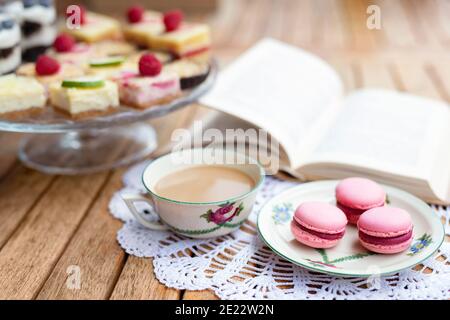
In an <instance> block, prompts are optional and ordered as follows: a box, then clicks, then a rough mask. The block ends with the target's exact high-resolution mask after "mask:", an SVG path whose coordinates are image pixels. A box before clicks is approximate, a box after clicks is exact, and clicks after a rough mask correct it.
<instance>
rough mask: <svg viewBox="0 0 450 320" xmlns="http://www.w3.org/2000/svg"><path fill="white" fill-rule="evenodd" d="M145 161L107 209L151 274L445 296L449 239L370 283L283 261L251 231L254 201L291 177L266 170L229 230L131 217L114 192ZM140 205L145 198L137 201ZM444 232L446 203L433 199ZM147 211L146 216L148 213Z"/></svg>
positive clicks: (185, 284)
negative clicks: (149, 223) (201, 230)
mask: <svg viewBox="0 0 450 320" xmlns="http://www.w3.org/2000/svg"><path fill="white" fill-rule="evenodd" d="M147 163H148V162H146V163H141V164H138V165H136V166H134V167H132V168H131V169H130V170H129V171H128V172H127V173H126V174H125V175H124V179H123V180H124V185H125V187H124V188H123V189H122V190H121V191H119V192H117V193H116V194H115V195H114V196H113V198H112V199H111V202H110V205H109V208H110V211H111V213H112V215H113V216H114V217H116V218H118V219H121V220H122V221H124V225H123V227H122V228H121V229H120V230H119V232H118V234H117V240H118V241H119V243H120V245H121V246H122V248H123V249H124V250H125V251H126V252H127V253H128V254H131V255H135V256H138V257H153V258H154V260H153V265H154V272H155V275H156V278H157V279H158V280H159V281H160V282H161V283H163V284H165V285H166V286H168V287H171V288H176V289H187V290H203V289H211V290H213V291H214V292H215V293H216V295H217V296H218V297H220V298H222V299H445V298H447V299H448V298H450V243H449V242H444V244H443V245H442V247H441V249H440V250H439V252H438V253H437V254H436V255H435V256H434V257H432V258H429V259H428V260H426V261H425V262H423V263H422V264H421V265H419V266H417V267H416V268H415V269H414V270H413V269H411V270H405V271H402V272H401V273H399V274H396V275H392V276H386V277H381V278H380V279H377V281H374V282H371V285H368V283H367V279H363V278H340V277H334V276H330V275H325V274H320V273H316V272H312V271H308V270H306V269H304V268H301V267H298V266H296V265H293V264H291V263H289V262H286V261H285V260H283V259H282V258H280V257H278V256H277V255H275V254H274V253H272V251H270V250H269V249H268V248H267V247H265V246H264V244H263V243H262V241H261V240H260V239H259V237H258V236H257V234H256V230H255V221H256V215H257V212H258V211H259V208H260V207H261V205H262V204H264V203H265V202H266V201H267V200H268V199H270V198H271V197H273V196H274V195H276V194H278V193H280V192H281V191H283V190H285V189H287V188H289V187H292V186H294V185H296V183H292V182H285V181H281V180H278V179H275V178H270V177H269V178H267V179H266V182H265V185H264V186H263V187H262V189H261V191H260V193H259V195H258V198H257V202H256V205H255V208H254V210H253V212H252V213H251V215H250V218H249V220H248V221H247V222H246V223H245V224H244V225H243V227H242V228H241V229H240V230H238V231H236V232H234V233H232V234H231V235H227V236H223V237H219V238H215V239H203V240H195V239H189V238H186V237H183V236H179V235H176V234H174V233H172V232H169V231H151V230H148V229H146V228H144V227H141V226H140V225H139V224H138V223H137V222H135V220H134V218H133V217H132V215H131V213H129V211H128V209H127V207H126V206H125V204H124V202H123V200H122V198H121V197H120V193H121V192H124V191H127V192H130V191H132V192H144V187H143V185H142V184H141V179H140V176H141V173H142V171H143V169H144V167H145V165H146V164H147ZM139 209H140V210H146V209H147V208H146V206H145V204H142V206H141V207H140V208H139ZM433 209H434V210H433V211H434V212H435V214H437V215H439V216H440V217H441V218H442V220H443V222H444V223H445V231H446V234H447V235H449V234H450V222H449V220H450V207H438V206H433ZM154 218H155V217H150V218H149V219H154Z"/></svg>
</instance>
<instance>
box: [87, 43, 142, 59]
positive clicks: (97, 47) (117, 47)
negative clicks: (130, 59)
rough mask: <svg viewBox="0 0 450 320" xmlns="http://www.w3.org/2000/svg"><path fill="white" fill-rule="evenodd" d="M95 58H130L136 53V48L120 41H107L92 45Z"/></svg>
mask: <svg viewBox="0 0 450 320" xmlns="http://www.w3.org/2000/svg"><path fill="white" fill-rule="evenodd" d="M92 49H93V51H94V52H93V56H94V57H99V58H100V57H109V56H128V55H131V54H133V53H135V52H136V47H135V46H133V45H131V44H129V43H127V42H125V41H120V40H105V41H101V42H96V43H94V44H92Z"/></svg>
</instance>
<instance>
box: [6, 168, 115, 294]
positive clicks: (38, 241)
mask: <svg viewBox="0 0 450 320" xmlns="http://www.w3.org/2000/svg"><path fill="white" fill-rule="evenodd" d="M107 175H108V174H107V173H101V174H97V175H90V176H78V177H58V178H57V179H56V180H55V182H54V183H53V184H52V185H51V186H50V188H49V189H48V191H47V192H46V193H45V195H43V197H42V198H41V199H40V200H39V202H38V203H37V204H36V206H35V207H34V208H33V210H32V211H31V212H30V213H29V214H28V215H27V216H26V218H25V219H24V221H23V222H22V223H21V225H20V227H19V228H18V229H17V230H16V231H15V233H14V234H13V235H12V236H11V238H10V239H9V240H8V242H7V243H6V244H5V246H4V247H3V249H2V250H1V251H0V274H1V277H0V299H32V298H34V297H35V296H36V295H37V293H38V292H39V290H40V288H41V286H42V284H43V283H44V281H45V280H46V278H47V276H48V275H49V274H50V272H51V270H52V269H53V267H54V265H55V263H56V262H57V260H58V258H59V257H60V255H61V254H62V253H63V251H64V249H65V247H66V244H67V243H68V241H69V240H70V238H71V236H72V234H73V232H74V231H75V230H76V228H77V227H78V225H79V223H80V221H81V220H82V219H83V217H84V215H85V213H86V211H87V209H88V208H89V207H90V205H91V203H92V201H94V200H95V198H96V197H97V193H98V191H99V189H100V188H101V187H102V185H103V184H104V182H105V181H106V177H107ZM26 183H27V184H28V182H26ZM6 213H7V214H11V211H8V212H6Z"/></svg>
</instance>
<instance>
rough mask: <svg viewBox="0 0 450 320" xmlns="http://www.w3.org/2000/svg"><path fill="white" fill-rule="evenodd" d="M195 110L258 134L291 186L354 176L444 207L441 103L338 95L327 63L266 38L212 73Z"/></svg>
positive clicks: (445, 109) (448, 122) (391, 94)
mask: <svg viewBox="0 0 450 320" xmlns="http://www.w3.org/2000/svg"><path fill="white" fill-rule="evenodd" d="M200 103H202V104H204V105H206V106H208V107H211V108H214V109H216V110H219V111H222V112H225V114H226V115H228V117H230V116H233V119H234V122H233V121H231V122H230V121H229V120H228V121H226V120H225V119H224V117H226V116H225V115H222V116H221V118H220V121H218V122H219V123H221V124H222V125H223V124H224V123H227V125H228V127H230V125H231V126H233V127H235V128H241V125H243V126H245V124H248V123H250V124H251V125H253V126H255V127H259V128H262V129H264V130H265V131H267V132H268V133H269V134H270V135H271V136H272V137H273V138H275V139H276V140H277V141H278V142H279V144H280V146H281V147H282V151H283V152H282V154H284V155H285V156H284V157H283V159H281V169H282V170H285V171H287V172H289V173H290V174H292V175H294V176H296V177H298V178H299V179H301V180H304V181H308V180H318V179H341V178H344V177H348V176H363V177H367V178H371V179H374V180H376V181H379V182H381V183H385V184H389V185H393V186H396V187H399V188H401V189H404V190H406V191H409V192H411V193H413V194H415V195H417V196H419V197H420V198H422V199H424V200H426V201H428V202H431V203H439V204H449V203H450V108H449V106H448V105H447V104H445V103H442V102H439V101H435V100H431V99H426V98H421V97H417V96H414V95H410V94H403V93H398V92H395V91H389V90H380V89H364V90H358V91H355V92H352V93H350V94H349V95H347V96H344V93H343V84H342V81H341V79H340V78H339V76H338V74H337V73H336V72H335V71H334V70H333V69H332V68H331V67H330V66H329V65H328V64H326V63H325V62H324V61H322V60H321V59H319V58H318V57H316V56H314V55H311V54H309V53H307V52H305V51H302V50H300V49H298V48H295V47H292V46H289V45H287V44H284V43H282V42H279V41H276V40H272V39H265V40H262V41H260V42H259V43H257V44H256V45H255V46H254V47H253V48H251V49H250V50H249V51H247V52H246V53H244V54H243V55H242V56H241V57H239V58H238V59H237V60H236V61H235V62H233V63H232V64H231V65H230V66H228V67H227V68H226V69H225V70H224V71H222V72H221V74H220V75H219V78H218V81H217V84H216V86H215V87H214V88H213V89H212V90H211V92H210V93H208V94H207V95H205V96H204V97H203V98H201V99H200ZM238 119H240V120H238ZM242 120H243V121H242ZM230 123H231V124H230ZM244 129H245V128H244Z"/></svg>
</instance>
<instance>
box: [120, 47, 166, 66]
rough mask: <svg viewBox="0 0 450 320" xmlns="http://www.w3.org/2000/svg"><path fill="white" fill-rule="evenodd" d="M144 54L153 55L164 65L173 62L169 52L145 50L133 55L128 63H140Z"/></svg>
mask: <svg viewBox="0 0 450 320" xmlns="http://www.w3.org/2000/svg"><path fill="white" fill-rule="evenodd" d="M144 54H152V55H154V56H155V57H156V58H157V59H158V60H159V61H160V62H161V63H162V64H166V63H169V62H170V61H172V60H173V57H172V55H171V54H170V53H167V52H161V51H153V50H144V51H139V52H137V53H134V54H131V55H130V56H129V57H128V61H129V62H132V63H136V64H138V63H139V60H140V59H141V57H142V55H144Z"/></svg>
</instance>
